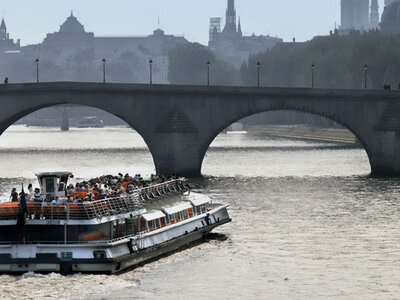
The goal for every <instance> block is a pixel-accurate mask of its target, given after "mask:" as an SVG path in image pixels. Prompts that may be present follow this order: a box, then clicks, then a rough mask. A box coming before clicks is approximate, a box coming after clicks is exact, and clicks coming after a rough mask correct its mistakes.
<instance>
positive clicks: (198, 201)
mask: <svg viewBox="0 0 400 300" xmlns="http://www.w3.org/2000/svg"><path fill="white" fill-rule="evenodd" d="M188 200H189V201H190V202H191V203H192V204H193V205H194V206H200V205H203V204H206V203H209V202H211V199H210V198H209V197H208V196H206V195H202V194H191V195H190V197H189V199H188Z"/></svg>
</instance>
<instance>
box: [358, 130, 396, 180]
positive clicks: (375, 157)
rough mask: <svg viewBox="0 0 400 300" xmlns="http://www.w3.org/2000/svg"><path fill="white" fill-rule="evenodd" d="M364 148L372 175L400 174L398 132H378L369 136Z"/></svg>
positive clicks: (390, 175) (393, 175) (389, 175)
mask: <svg viewBox="0 0 400 300" xmlns="http://www.w3.org/2000/svg"><path fill="white" fill-rule="evenodd" d="M365 148H366V151H367V152H368V156H369V160H370V164H371V175H372V176H378V177H397V176H400V133H399V132H395V131H391V132H379V134H375V136H373V137H370V138H369V142H368V144H367V145H365Z"/></svg>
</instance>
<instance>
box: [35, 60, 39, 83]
mask: <svg viewBox="0 0 400 300" xmlns="http://www.w3.org/2000/svg"><path fill="white" fill-rule="evenodd" d="M35 63H36V82H37V83H39V57H38V58H36V60H35Z"/></svg>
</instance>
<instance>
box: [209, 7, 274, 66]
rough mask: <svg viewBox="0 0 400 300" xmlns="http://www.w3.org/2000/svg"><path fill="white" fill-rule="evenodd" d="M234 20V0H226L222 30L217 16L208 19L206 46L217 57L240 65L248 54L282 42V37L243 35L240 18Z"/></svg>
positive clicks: (262, 50)
mask: <svg viewBox="0 0 400 300" xmlns="http://www.w3.org/2000/svg"><path fill="white" fill-rule="evenodd" d="M236 20H237V17H236V10H235V2H234V0H228V7H227V10H226V21H225V27H224V29H223V30H222V31H221V26H220V25H218V18H211V20H210V40H209V42H208V46H209V49H210V50H211V51H213V52H214V53H215V54H216V56H217V57H218V58H221V59H224V60H226V61H229V62H230V63H232V64H234V65H236V66H240V64H241V63H242V62H244V61H246V60H247V59H248V58H249V56H250V55H254V54H257V53H260V52H264V51H266V50H268V49H271V48H272V47H274V46H275V45H276V44H278V43H281V42H282V39H280V38H274V37H270V36H263V35H260V36H256V35H255V34H253V35H252V36H244V35H243V32H242V26H241V23H240V18H239V21H238V24H237V25H236ZM219 24H220V18H219Z"/></svg>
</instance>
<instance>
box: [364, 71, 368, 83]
mask: <svg viewBox="0 0 400 300" xmlns="http://www.w3.org/2000/svg"><path fill="white" fill-rule="evenodd" d="M367 74H368V65H365V66H364V88H365V89H367V87H368V86H367V79H368V75H367Z"/></svg>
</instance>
